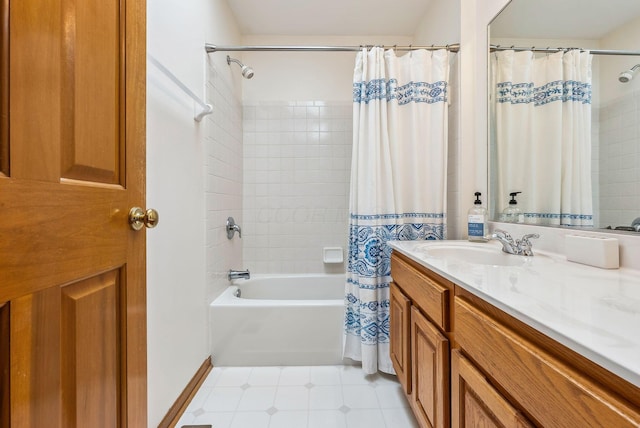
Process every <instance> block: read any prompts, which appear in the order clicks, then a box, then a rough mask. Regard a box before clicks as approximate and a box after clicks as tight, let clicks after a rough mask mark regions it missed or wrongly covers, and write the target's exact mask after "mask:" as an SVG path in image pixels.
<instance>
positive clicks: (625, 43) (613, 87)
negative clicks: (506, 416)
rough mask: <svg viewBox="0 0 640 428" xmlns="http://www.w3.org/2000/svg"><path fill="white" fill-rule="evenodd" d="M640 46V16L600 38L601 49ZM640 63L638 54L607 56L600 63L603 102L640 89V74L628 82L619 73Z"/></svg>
mask: <svg viewBox="0 0 640 428" xmlns="http://www.w3.org/2000/svg"><path fill="white" fill-rule="evenodd" d="M638 46H640V18H638V19H635V20H633V21H631V22H628V23H627V24H625V25H623V26H622V27H620V28H618V29H616V30H615V31H613V32H611V33H609V34H607V35H606V36H605V37H603V38H602V39H601V40H600V48H601V49H615V50H636V51H637V50H638ZM638 63H640V58H638V57H637V56H607V57H605V58H604V59H603V60H602V61H601V64H600V73H601V77H600V81H599V84H600V93H601V94H602V95H601V99H600V103H601V104H607V103H610V102H611V101H612V100H614V99H616V98H620V97H624V96H627V95H628V94H630V93H631V92H634V91H638V90H640V74H636V76H635V78H634V79H633V80H632V81H631V82H628V83H620V82H619V81H618V75H619V74H620V73H621V72H622V71H624V70H628V69H630V68H631V67H633V66H634V65H635V64H638Z"/></svg>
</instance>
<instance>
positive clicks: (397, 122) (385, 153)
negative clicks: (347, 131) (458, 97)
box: [344, 47, 449, 374]
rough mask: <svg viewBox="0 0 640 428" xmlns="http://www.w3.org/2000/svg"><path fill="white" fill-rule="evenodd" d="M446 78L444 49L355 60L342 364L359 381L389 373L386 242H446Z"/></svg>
mask: <svg viewBox="0 0 640 428" xmlns="http://www.w3.org/2000/svg"><path fill="white" fill-rule="evenodd" d="M448 75H449V62H448V52H447V51H445V50H438V51H425V50H418V51H413V52H410V53H408V54H405V55H403V56H401V57H397V56H396V54H395V52H394V51H393V50H388V51H386V52H385V51H384V50H383V49H382V48H379V47H374V48H372V49H370V50H368V51H367V50H363V51H362V52H360V53H358V55H357V58H356V66H355V70H354V79H353V82H354V83H353V101H354V107H353V155H352V166H351V193H350V203H349V258H348V266H347V283H346V287H345V333H346V334H345V344H344V356H345V357H348V358H351V359H354V360H357V361H362V368H363V370H364V372H365V373H368V374H371V373H375V372H376V371H378V370H380V371H383V372H386V373H394V370H393V366H392V364H391V360H390V358H389V283H390V281H391V277H390V274H391V266H390V255H391V249H390V248H389V247H388V246H387V241H389V240H419V239H444V237H445V233H446V226H445V225H446V218H445V213H446V192H445V189H446V177H447V171H446V165H447V105H448V101H447V93H448V87H447V85H448Z"/></svg>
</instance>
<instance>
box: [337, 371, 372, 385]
mask: <svg viewBox="0 0 640 428" xmlns="http://www.w3.org/2000/svg"><path fill="white" fill-rule="evenodd" d="M340 377H341V379H342V384H343V385H368V384H370V383H371V382H372V381H375V378H374V377H373V375H366V374H365V373H364V372H363V371H362V369H361V368H360V367H357V366H343V367H342V368H341V370H340Z"/></svg>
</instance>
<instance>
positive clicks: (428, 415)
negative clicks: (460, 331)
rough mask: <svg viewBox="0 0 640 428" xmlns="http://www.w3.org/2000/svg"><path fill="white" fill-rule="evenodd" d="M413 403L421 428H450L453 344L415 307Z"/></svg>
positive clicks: (412, 334) (413, 323)
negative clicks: (450, 363) (450, 361)
mask: <svg viewBox="0 0 640 428" xmlns="http://www.w3.org/2000/svg"><path fill="white" fill-rule="evenodd" d="M411 362H412V368H411V371H412V399H411V401H410V403H411V407H412V408H413V412H414V415H415V416H416V419H417V420H418V423H419V424H420V426H421V427H434V428H446V427H448V426H449V420H450V417H449V414H450V408H449V341H448V340H447V338H446V337H445V336H444V335H443V334H442V333H440V331H439V330H438V329H437V328H436V327H435V326H434V325H433V324H431V322H430V321H429V320H427V319H426V318H425V317H424V316H423V315H422V314H421V313H420V311H419V310H418V309H417V308H416V307H415V306H413V307H411Z"/></svg>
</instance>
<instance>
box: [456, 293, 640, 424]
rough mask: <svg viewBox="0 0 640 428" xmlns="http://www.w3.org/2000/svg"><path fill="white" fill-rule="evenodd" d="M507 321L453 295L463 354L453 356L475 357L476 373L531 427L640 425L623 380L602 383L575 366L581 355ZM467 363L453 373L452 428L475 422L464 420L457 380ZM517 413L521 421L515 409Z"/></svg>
mask: <svg viewBox="0 0 640 428" xmlns="http://www.w3.org/2000/svg"><path fill="white" fill-rule="evenodd" d="M500 318H502V320H501V319H500ZM505 321H508V318H507V317H505V316H501V314H500V313H499V312H498V311H497V310H492V311H491V312H489V311H483V309H482V308H481V307H478V306H475V305H474V304H472V303H470V302H469V301H468V300H466V299H465V298H462V297H459V296H457V297H456V298H455V326H456V341H457V346H459V348H460V350H461V352H460V353H457V354H456V355H457V357H456V358H459V357H460V355H462V354H464V355H466V356H468V357H469V359H471V360H473V361H474V362H475V364H476V366H475V367H477V370H478V372H482V373H484V374H485V375H486V378H488V379H491V381H490V382H491V384H493V385H495V389H493V388H492V389H493V391H494V392H496V393H497V390H498V389H499V390H500V391H502V394H503V396H505V397H506V396H508V397H510V398H509V402H510V403H511V405H512V406H513V407H514V408H515V407H517V408H519V409H521V411H522V413H524V414H526V417H527V418H528V419H529V420H531V421H535V425H537V426H544V427H612V428H613V427H615V428H623V427H629V428H630V427H639V426H640V409H639V408H638V406H633V405H632V404H631V403H629V402H628V401H627V400H628V398H629V396H630V395H627V394H626V389H625V387H624V384H623V383H619V384H618V385H617V386H616V388H615V389H614V390H610V389H608V388H606V387H604V386H602V385H600V384H599V383H598V382H596V380H595V379H594V378H593V377H592V376H590V374H589V373H588V372H585V371H582V370H578V369H577V367H576V365H579V364H580V361H579V356H577V355H575V356H574V355H571V354H570V353H568V352H566V351H565V350H562V349H560V348H559V347H560V346H561V345H559V344H554V343H553V342H551V340H550V339H549V340H544V338H542V337H541V338H540V341H539V343H536V337H535V335H532V336H531V338H527V337H525V335H524V334H520V333H519V332H518V329H519V327H520V326H519V325H518V323H516V322H515V321H514V322H512V325H508V324H507V323H505ZM525 334H526V333H525ZM554 353H555V354H558V355H554ZM465 364H470V363H468V362H467V361H466V359H464V358H462V360H461V361H460V362H458V363H456V365H457V366H458V371H457V373H453V375H452V376H453V378H454V380H453V382H454V383H455V384H456V386H455V387H454V388H453V389H454V391H455V392H454V394H456V395H455V398H454V401H456V402H457V403H456V406H454V411H453V412H454V416H453V420H454V427H457V426H460V427H463V426H475V425H473V424H470V423H466V421H465V419H464V415H465V413H466V410H465V404H466V397H465V394H464V385H465V380H464V378H461V376H462V375H461V374H460V369H459V368H460V367H461V366H462V367H464V366H465ZM463 371H464V369H463ZM596 375H597V374H596ZM487 382H489V381H487ZM489 386H490V385H489ZM461 389H462V390H463V391H462V392H461ZM629 392H630V393H631V392H632V391H629ZM478 396H479V397H480V398H481V399H483V400H484V399H485V397H490V395H489V394H483V395H478ZM461 397H462V398H461ZM623 397H624V398H623ZM505 401H506V399H505ZM507 404H509V403H507ZM515 417H517V418H518V420H520V415H518V414H517V413H516V414H515ZM524 426H526V425H524Z"/></svg>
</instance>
